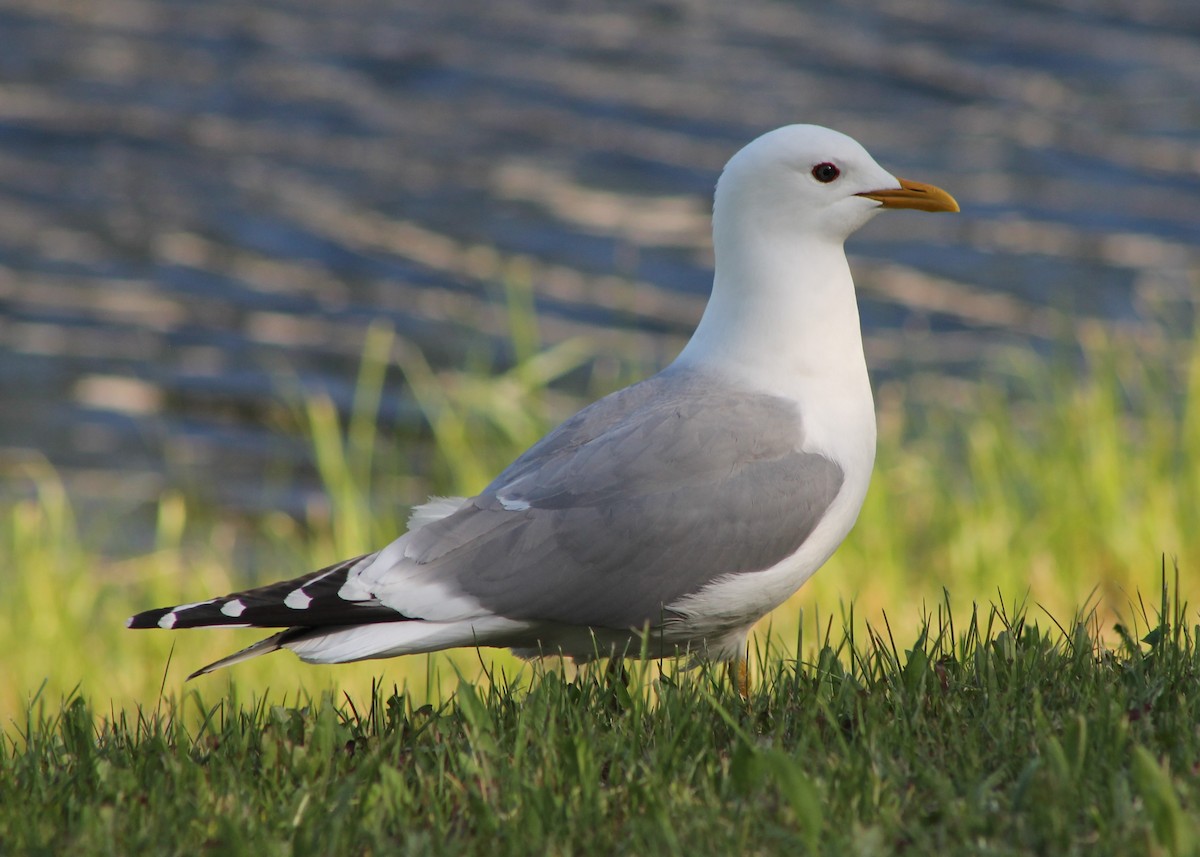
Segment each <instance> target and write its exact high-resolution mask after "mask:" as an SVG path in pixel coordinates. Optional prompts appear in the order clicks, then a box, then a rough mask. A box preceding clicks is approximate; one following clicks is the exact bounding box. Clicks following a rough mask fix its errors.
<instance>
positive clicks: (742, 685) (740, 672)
mask: <svg viewBox="0 0 1200 857" xmlns="http://www.w3.org/2000/svg"><path fill="white" fill-rule="evenodd" d="M733 683H734V685H736V686H737V692H738V696H740V697H741V698H742V699H749V698H750V665H749V664H748V663H746V659H745V658H744V657H742V658H738V659H737V660H736V661H734V662H733Z"/></svg>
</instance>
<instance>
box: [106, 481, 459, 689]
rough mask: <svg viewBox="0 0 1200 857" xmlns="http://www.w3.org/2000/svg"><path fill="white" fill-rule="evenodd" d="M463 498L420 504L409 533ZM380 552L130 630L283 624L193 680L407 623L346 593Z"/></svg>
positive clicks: (133, 620)
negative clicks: (309, 642) (364, 630)
mask: <svg viewBox="0 0 1200 857" xmlns="http://www.w3.org/2000/svg"><path fill="white" fill-rule="evenodd" d="M462 502H463V501H462V499H461V498H458V497H437V498H433V499H432V500H431V501H430V502H429V503H426V504H424V505H422V506H418V507H417V508H416V509H414V511H413V515H412V517H411V518H410V519H409V522H408V528H409V531H410V532H412V531H413V530H417V529H420V528H421V527H422V526H424V525H425V524H427V523H430V522H431V521H436V520H438V519H439V518H441V517H444V516H445V515H446V514H448V513H449V512H451V511H453V510H454V509H455V508H457V507H458V506H459V505H460V504H461V503H462ZM377 556H378V554H377V553H372V554H363V555H362V556H358V557H355V558H353V559H348V560H344V561H342V562H339V563H335V564H334V565H330V566H327V567H325V568H322V569H319V570H318V571H314V572H311V573H309V574H305V575H302V576H301V577H296V578H293V579H291V580H285V581H281V582H278V583H272V584H269V585H267V586H260V587H257V588H255V589H246V590H243V591H241V592H234V593H231V594H229V595H225V596H222V597H220V598H210V599H208V600H207V601H197V602H194V603H191V604H177V605H175V606H173V607H158V608H155V609H153V610H146V611H144V612H142V613H138V614H137V615H136V616H131V617H130V618H129V620H128V621H127V622H126V627H128V628H135V629H136V628H166V629H172V630H177V629H180V628H218V627H225V628H283V629H284V630H282V631H280V632H279V633H277V634H272V635H271V636H270V637H267V638H265V639H263V640H259V641H258V642H257V643H254V644H253V645H250V646H247V647H246V648H244V649H241V650H240V651H237V652H234V653H233V654H231V655H228V656H227V657H224V658H221V659H220V660H218V661H214V662H213V663H211V664H208V665H207V666H204V667H201V668H200V669H198V670H196V671H195V672H193V673H192V674H191V675H189V676H188V678H189V679H193V678H196V677H197V676H201V675H207V674H208V673H210V672H213V671H214V670H218V669H221V668H223V667H228V666H232V665H233V664H237V663H241V662H242V661H247V660H249V659H251V658H254V657H257V656H259V655H265V654H268V653H270V652H274V651H277V650H279V649H281V648H284V647H285V646H287V645H288V644H292V643H301V642H303V641H304V640H305V639H309V638H313V637H318V636H323V635H327V634H331V633H336V632H338V631H341V630H344V629H349V628H356V627H359V626H363V625H369V624H372V623H381V622H404V621H409V620H411V619H412V618H413V617H408V616H405V615H403V614H402V613H399V612H398V611H396V610H395V609H393V608H391V607H387V606H385V605H383V604H381V603H379V602H378V601H376V600H374V599H370V600H354V599H352V598H349V597H347V589H346V583H347V581H348V580H350V578H351V577H352V576H353V575H354V574H355V573H356V572H358V571H359V570H361V569H363V568H365V567H367V566H369V565H370V564H371V562H373V561H374V559H375V558H376V557H377Z"/></svg>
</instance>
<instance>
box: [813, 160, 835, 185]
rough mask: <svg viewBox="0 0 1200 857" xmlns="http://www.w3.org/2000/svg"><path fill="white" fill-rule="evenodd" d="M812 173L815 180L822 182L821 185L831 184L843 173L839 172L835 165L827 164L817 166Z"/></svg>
mask: <svg viewBox="0 0 1200 857" xmlns="http://www.w3.org/2000/svg"><path fill="white" fill-rule="evenodd" d="M812 173H813V178H814V179H816V180H817V181H819V182H821V184H829V183H830V182H831V181H833V180H834V179H836V178H837V177H838V176H840V175H841V174H842V171H841V170H839V169H838V168H837V166H835V165H834V164H831V163H829V162H825V163H823V164H817V165H816V166H815V167H813V169H812Z"/></svg>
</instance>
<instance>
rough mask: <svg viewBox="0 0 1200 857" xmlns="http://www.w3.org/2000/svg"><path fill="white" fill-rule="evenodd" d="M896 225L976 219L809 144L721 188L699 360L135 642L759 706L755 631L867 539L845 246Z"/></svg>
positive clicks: (696, 338)
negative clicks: (671, 659) (645, 684)
mask: <svg viewBox="0 0 1200 857" xmlns="http://www.w3.org/2000/svg"><path fill="white" fill-rule="evenodd" d="M885 208H910V209H916V210H919V211H948V212H953V211H958V210H959V209H958V203H956V202H955V201H954V198H953V197H951V196H950V194H948V193H946V192H945V191H944V190H941V189H940V188H937V187H934V186H932V185H928V184H922V183H920V182H915V181H907V180H904V179H898V178H896V177H895V176H893V175H892V174H891V173H889V172H888V171H887V170H885V169H883V168H882V167H881V166H879V164H877V163H876V162H875V160H874V159H873V158H872V157H871V156H870V155H869V154H868V153H867V151H866V150H865V149H864V148H863V147H862V146H861V145H859V144H858V143H857V142H856V141H855V140H853V139H851V138H850V137H848V136H846V135H845V134H841V133H839V132H837V131H833V130H830V129H828V128H822V127H819V126H816V125H789V126H785V127H783V128H778V129H776V130H774V131H770V132H768V133H766V134H763V135H762V136H761V137H758V138H757V139H755V140H753V141H752V142H750V143H749V144H748V145H746V146H745V147H744V148H742V149H741V150H740V151H739V152H737V153H736V154H735V155H734V156H733V157H732V158H731V159H730V160H729V162H728V164H726V166H725V169H724V170H723V171H722V173H721V177H720V179H719V180H718V182H717V186H716V194H715V202H714V207H713V218H712V222H713V247H714V251H715V260H716V261H715V267H714V276H713V287H712V296H711V298H710V299H709V302H708V304H707V306H706V308H705V310H704V313H703V316H702V317H701V319H700V323H699V325H698V327H697V328H696V331H695V333H694V335H693V336H692V338H691V339H690V340H689V342H688V343H687V345H686V346H685V347H684V348H683V350H682V351H681V352H680V354H679V356H678V357H677V358H676V359H675V361H674V362H672V363H671V364H670V365H669V366H668V367H667V368H665V369H664V370H662V371H661V372H659V373H658V374H657V375H654V376H653V377H651V378H649V379H647V380H645V381H642V382H640V383H637V384H634V385H633V386H631V387H627V388H625V389H623V390H620V391H618V392H616V393H613V394H611V395H609V396H606V397H604V398H602V399H600V400H599V401H597V402H594V403H593V404H591V405H589V406H587V407H585V408H584V409H583V410H581V411H580V412H579V413H577V414H575V416H573V417H571V418H570V419H568V420H567V421H566V422H564V423H563V424H562V425H560V426H559V427H558V428H556V429H554V430H553V431H551V432H550V433H549V434H548V435H546V436H545V437H544V438H542V439H541V440H540V441H538V442H537V443H535V444H534V445H533V446H532V447H530V448H529V449H528V450H527V451H526V452H525V453H524V454H522V455H521V456H520V457H519V458H517V459H516V461H514V462H513V463H512V464H511V465H509V466H508V467H507V468H506V469H505V470H504V471H503V472H502V473H501V474H500V475H499V476H497V477H496V479H495V481H493V482H492V483H491V484H490V485H488V486H487V487H486V488H484V489H483V491H481V492H480V493H479V494H477V495H476V496H474V497H470V498H459V497H455V498H435V499H433V500H431V501H430V502H429V503H427V504H425V505H423V506H418V507H417V508H416V509H415V511H414V513H413V515H412V517H411V518H410V520H409V522H408V531H407V532H406V533H405V534H404V535H402V536H400V537H399V538H398V539H396V540H395V541H394V542H392V543H391V544H389V545H387V546H386V547H384V548H382V549H381V550H378V551H376V552H375V553H369V554H366V555H364V556H359V557H355V558H353V559H348V560H346V561H344V562H339V563H337V564H335V565H331V566H329V567H328V568H323V569H321V570H319V571H314V572H312V573H310V574H307V575H304V576H302V577H297V578H295V579H292V580H287V581H284V582H281V583H274V584H271V585H268V586H263V587H260V588H257V589H249V590H245V591H242V592H235V593H233V594H230V595H226V596H223V597H220V598H211V599H209V600H207V601H201V602H199V603H194V604H182V605H177V606H174V607H164V608H159V609H156V610H148V611H146V612H143V613H139V614H138V615H136V616H134V617H132V618H131V619H129V621H128V626H129V627H130V628H196V627H212V626H227V627H254V628H274V629H279V630H277V631H276V632H275V633H273V634H272V635H271V636H269V637H267V638H266V639H264V640H261V641H259V642H257V643H255V644H253V645H251V646H249V647H248V648H246V649H243V650H241V651H239V652H236V653H234V654H232V655H229V656H228V657H225V658H222V659H221V660H219V661H216V662H215V663H212V664H209V665H208V666H205V667H203V668H201V669H199V670H197V671H196V672H195V673H193V674H192V675H191V676H189V678H194V677H195V676H198V675H203V674H205V673H209V672H212V671H213V670H215V669H218V668H220V667H226V666H230V665H232V664H236V663H239V662H241V661H245V660H247V659H249V658H252V657H255V656H257V655H262V654H266V653H268V652H273V651H276V650H278V649H290V650H291V651H293V652H295V653H296V654H297V655H298V656H299V657H300V658H301V659H302V660H304V661H307V662H309V663H322V664H329V663H344V662H347V661H358V660H364V659H368V658H390V657H396V656H400V655H409V654H415V653H419V652H431V651H436V650H440V649H448V648H454V647H460V646H494V647H508V648H511V649H512V650H513V651H514V652H515V653H516V654H517V655H519V656H521V657H536V656H541V655H560V656H566V657H571V658H574V659H576V660H589V659H592V658H595V657H606V656H617V657H619V656H623V655H624V656H631V657H638V656H644V655H648V656H651V657H663V656H673V655H679V654H690V655H691V656H692V657H693V658H694V659H699V660H709V661H724V662H729V663H731V664H732V666H733V668H734V669H735V670H736V676H737V679H736V680H737V683H738V688H739V690H741V691H742V692H743V694H744V693H746V692H747V691H748V679H747V674H746V665H745V651H746V640H747V635H748V634H749V631H750V628H751V626H752V625H754V623H755V622H756V621H758V620H759V619H760V618H762V617H763V616H764V615H765V614H766V613H768V612H769V611H771V610H773V609H774V608H775V607H778V606H779V605H780V604H782V603H783V602H784V601H785V600H786V599H787V598H788V597H789V596H791V595H792V594H793V593H794V592H796V591H797V590H798V589H799V588H800V587H801V586H802V585H803V584H804V582H805V581H806V580H808V578H809V577H811V576H812V575H813V573H814V572H816V571H817V569H818V568H820V567H821V565H823V564H824V563H825V561H826V560H827V559H829V557H830V556H831V555H832V554H833V552H834V550H835V549H836V548H837V547H838V545H840V544H841V542H842V540H843V539H844V538H845V537H846V535H847V534H848V533H849V532H850V529H851V528H852V527H853V525H854V522H855V520H856V519H857V517H858V513H859V510H860V508H861V507H862V503H863V499H864V497H865V496H866V493H867V485H868V483H869V482H870V478H871V470H872V467H873V465H874V460H875V411H874V403H873V401H872V397H871V385H870V381H869V379H868V376H867V366H866V360H865V358H864V355H863V345H862V332H861V329H860V326H859V316H858V304H857V300H856V297H855V291H854V281H853V279H852V278H851V276H850V268H849V265H848V263H847V261H846V254H845V250H844V249H843V245H844V243H845V240H846V238H847V237H849V235H850V234H851V233H853V232H854V231H855V230H856V229H858V228H859V227H861V226H862V225H863V224H865V223H866V222H867V221H868V220H870V219H871V218H872V217H873V216H874V215H875V214H877V213H878V212H879V211H880V210H882V209H885Z"/></svg>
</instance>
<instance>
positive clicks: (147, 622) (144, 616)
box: [125, 607, 172, 630]
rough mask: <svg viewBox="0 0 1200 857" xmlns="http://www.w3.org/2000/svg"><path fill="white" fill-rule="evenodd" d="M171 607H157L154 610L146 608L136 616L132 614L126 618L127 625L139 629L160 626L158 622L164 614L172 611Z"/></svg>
mask: <svg viewBox="0 0 1200 857" xmlns="http://www.w3.org/2000/svg"><path fill="white" fill-rule="evenodd" d="M171 610H172V608H170V607H156V608H155V609H153V610H144V611H142V612H141V613H138V614H136V615H134V616H130V617H129V618H128V619H126V620H125V627H126V628H131V629H134V630H138V629H141V628H159V627H161V626H160V625H159V624H158V622H159V620H160V619H162V617H163V616H166V615H167V614H168V613H170V612H171Z"/></svg>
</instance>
